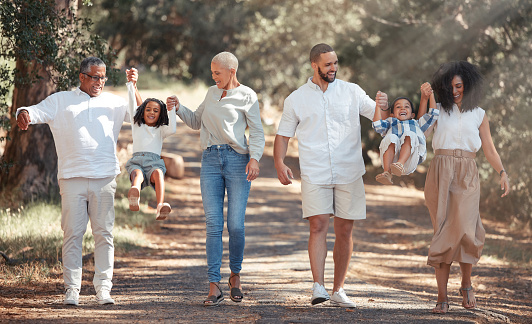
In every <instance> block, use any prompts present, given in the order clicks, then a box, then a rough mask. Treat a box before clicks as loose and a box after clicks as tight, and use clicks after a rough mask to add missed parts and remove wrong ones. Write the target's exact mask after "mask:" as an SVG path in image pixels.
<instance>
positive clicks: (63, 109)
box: [17, 57, 140, 305]
mask: <svg viewBox="0 0 532 324" xmlns="http://www.w3.org/2000/svg"><path fill="white" fill-rule="evenodd" d="M127 74H128V80H129V81H131V82H133V83H135V84H136V82H137V78H138V73H137V70H135V69H131V70H128V71H127ZM79 80H80V82H81V84H80V86H79V88H76V89H74V90H72V91H61V92H57V93H54V94H52V95H50V96H48V97H47V98H46V99H44V100H43V101H41V102H40V103H38V104H36V105H33V106H30V107H21V108H19V109H17V124H18V126H19V127H20V128H21V129H23V130H26V129H28V125H30V124H41V123H46V124H48V125H49V127H50V130H51V131H52V135H53V137H54V142H55V147H56V151H57V158H58V172H57V177H58V179H59V189H60V193H61V210H62V211H61V228H62V229H63V233H64V235H63V253H62V257H63V279H64V282H65V289H66V293H65V300H64V304H67V305H78V301H79V291H80V289H81V275H82V241H83V234H84V233H85V230H86V229H87V223H88V221H89V219H90V221H91V227H92V234H93V236H94V243H95V246H94V279H93V284H94V288H95V289H96V296H97V300H98V303H100V304H114V300H113V299H112V298H111V295H110V291H111V287H112V282H111V280H112V277H113V263H114V245H113V234H112V230H113V225H114V220H115V213H114V195H115V190H116V182H115V177H116V176H117V175H118V174H119V173H120V167H119V164H118V158H117V157H116V141H117V139H118V133H119V132H120V128H121V127H122V123H123V122H124V121H129V114H128V113H127V102H126V100H124V99H123V98H120V97H118V96H115V95H112V94H109V93H102V90H103V88H104V86H105V82H106V81H107V77H106V66H105V63H104V62H103V61H102V60H100V59H99V58H96V57H88V58H86V59H84V60H83V61H82V62H81V65H80V73H79ZM137 94H138V91H137ZM137 98H138V99H137V100H139V99H140V95H138V96H137Z"/></svg>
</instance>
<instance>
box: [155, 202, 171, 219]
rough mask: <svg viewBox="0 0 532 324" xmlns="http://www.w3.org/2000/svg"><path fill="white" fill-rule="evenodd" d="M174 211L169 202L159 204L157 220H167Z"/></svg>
mask: <svg viewBox="0 0 532 324" xmlns="http://www.w3.org/2000/svg"><path fill="white" fill-rule="evenodd" d="M170 212H172V207H170V204H168V203H162V204H159V205H157V217H156V218H155V219H156V220H165V219H166V218H167V217H168V215H169V214H170Z"/></svg>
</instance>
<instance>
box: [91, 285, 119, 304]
mask: <svg viewBox="0 0 532 324" xmlns="http://www.w3.org/2000/svg"><path fill="white" fill-rule="evenodd" d="M96 298H97V299H98V304H100V305H105V304H114V303H115V301H114V300H113V299H112V298H111V294H110V293H109V290H108V289H105V288H102V289H100V291H99V292H98V293H97V294H96Z"/></svg>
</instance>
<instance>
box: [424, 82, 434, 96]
mask: <svg viewBox="0 0 532 324" xmlns="http://www.w3.org/2000/svg"><path fill="white" fill-rule="evenodd" d="M432 92H433V90H432V87H431V86H430V83H428V82H425V83H423V84H422V85H421V97H424V98H428V97H430V95H431V94H432Z"/></svg>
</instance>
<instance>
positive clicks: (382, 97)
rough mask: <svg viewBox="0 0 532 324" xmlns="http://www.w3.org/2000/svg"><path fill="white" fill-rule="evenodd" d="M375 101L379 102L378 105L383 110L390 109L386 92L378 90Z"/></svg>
mask: <svg viewBox="0 0 532 324" xmlns="http://www.w3.org/2000/svg"><path fill="white" fill-rule="evenodd" d="M375 102H376V103H377V106H378V107H380V108H381V110H388V95H387V94H386V93H384V92H381V91H377V95H376V96H375Z"/></svg>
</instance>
